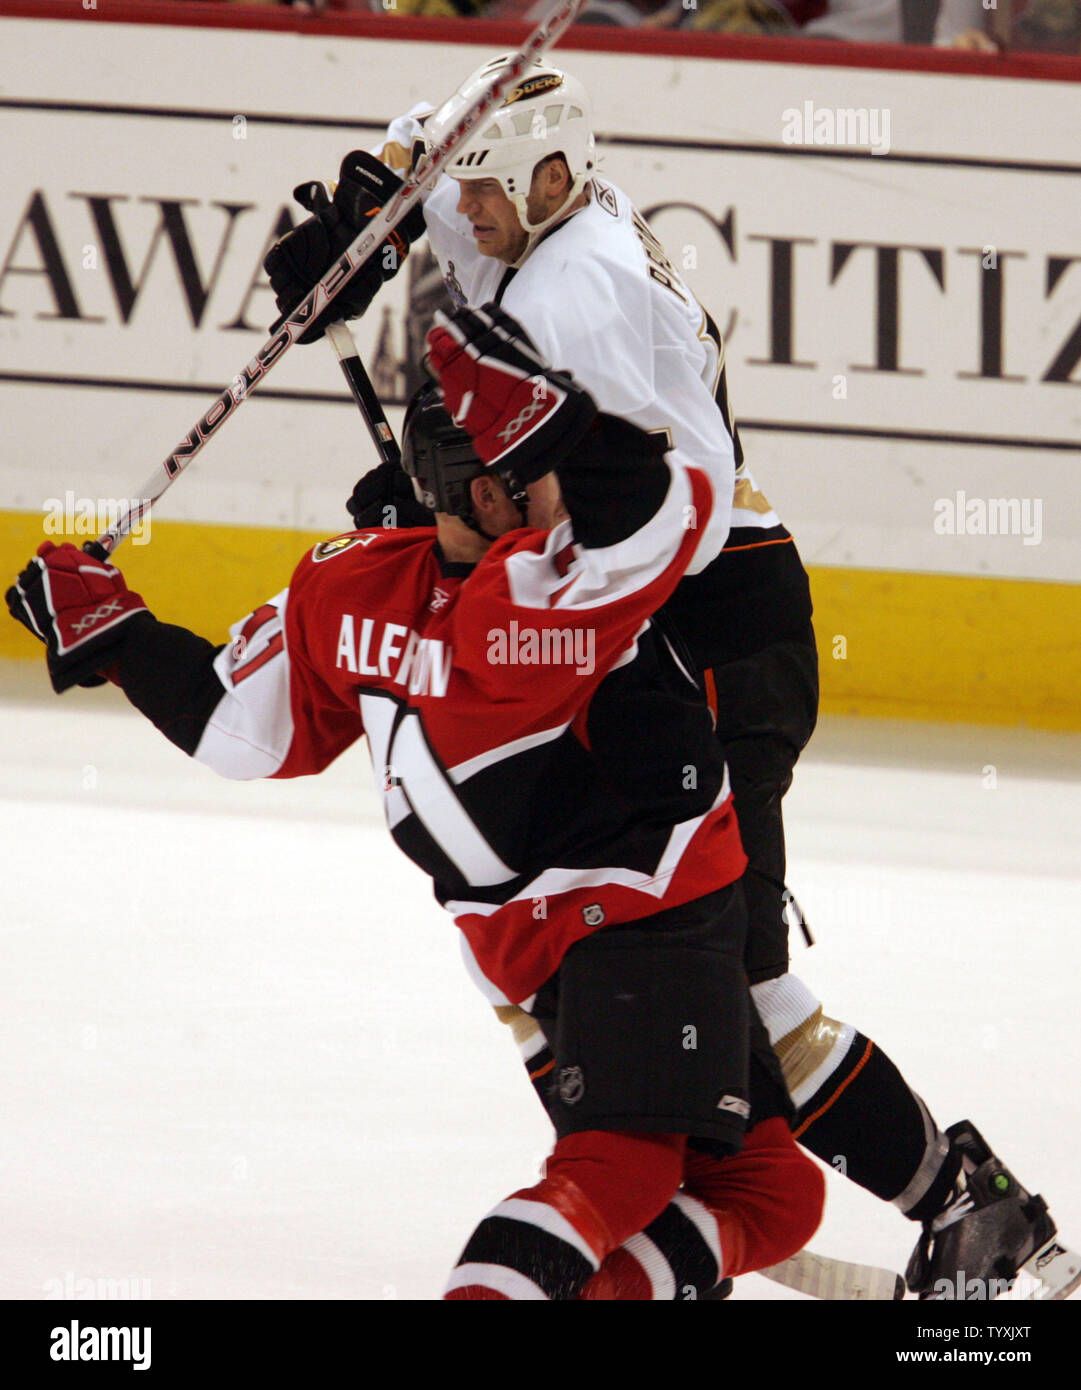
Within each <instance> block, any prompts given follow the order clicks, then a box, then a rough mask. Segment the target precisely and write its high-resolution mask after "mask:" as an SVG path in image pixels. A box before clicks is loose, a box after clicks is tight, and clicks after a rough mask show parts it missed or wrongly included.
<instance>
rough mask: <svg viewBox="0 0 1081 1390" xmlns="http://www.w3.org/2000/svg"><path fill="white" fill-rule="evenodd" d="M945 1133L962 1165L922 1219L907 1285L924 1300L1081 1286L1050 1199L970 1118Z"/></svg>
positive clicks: (1079, 1266)
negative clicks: (934, 1211) (1007, 1163)
mask: <svg viewBox="0 0 1081 1390" xmlns="http://www.w3.org/2000/svg"><path fill="white" fill-rule="evenodd" d="M946 1133H947V1134H948V1135H949V1137H950V1139H951V1141H952V1143H953V1144H954V1145H955V1146H956V1147H957V1148H958V1149H959V1150H960V1153H961V1171H960V1172H959V1173H958V1175H957V1181H956V1183H955V1184H954V1188H953V1191H952V1192H951V1194H950V1197H949V1199H948V1201H947V1202H946V1204H945V1206H944V1207H943V1208H942V1210H941V1211H940V1212H939V1213H938V1215H937V1216H935V1217H933V1218H932V1219H931V1220H929V1221H927V1222H925V1224H924V1228H923V1234H922V1235H921V1236H920V1239H919V1242H918V1244H917V1246H916V1249H915V1250H914V1251H913V1254H912V1258H911V1259H910V1260H909V1262H908V1269H907V1270H906V1274H905V1277H906V1280H907V1282H908V1287H909V1289H910V1290H911V1291H912V1292H913V1293H916V1294H918V1295H919V1297H920V1298H921V1299H965V1300H974V1299H1035V1298H1039V1299H1061V1298H1066V1297H1067V1296H1068V1295H1069V1294H1070V1293H1072V1292H1073V1290H1074V1289H1076V1288H1077V1286H1078V1284H1081V1258H1079V1257H1078V1256H1077V1255H1076V1254H1074V1253H1073V1252H1071V1251H1069V1250H1067V1249H1066V1248H1065V1247H1064V1246H1063V1245H1062V1244H1061V1243H1059V1242H1058V1241H1057V1240H1056V1239H1055V1237H1056V1229H1055V1223H1054V1222H1053V1221H1052V1219H1051V1216H1050V1213H1049V1212H1048V1210H1047V1203H1046V1202H1045V1201H1044V1200H1043V1198H1042V1197H1040V1196H1034V1195H1030V1194H1029V1193H1028V1192H1026V1191H1025V1189H1024V1188H1023V1187H1022V1186H1021V1184H1020V1183H1019V1182H1018V1181H1017V1179H1016V1178H1015V1177H1014V1176H1013V1174H1012V1173H1011V1172H1010V1171H1009V1170H1008V1169H1007V1168H1005V1167H1004V1166H1003V1164H1002V1163H1001V1162H1000V1160H999V1159H998V1158H996V1156H995V1155H994V1154H993V1153H992V1152H991V1150H990V1149H989V1148H988V1146H987V1144H986V1143H985V1142H984V1139H983V1137H982V1135H981V1134H980V1133H979V1131H978V1130H977V1129H976V1128H975V1127H974V1126H973V1125H972V1124H970V1123H969V1122H968V1121H967V1120H962V1121H961V1122H960V1123H959V1124H956V1125H951V1126H950V1128H949V1129H948V1130H947V1131H946Z"/></svg>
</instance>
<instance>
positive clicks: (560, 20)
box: [88, 0, 585, 558]
mask: <svg viewBox="0 0 1081 1390" xmlns="http://www.w3.org/2000/svg"><path fill="white" fill-rule="evenodd" d="M584 3H585V0H559V3H558V4H556V5H554V6H553V8H552V10H551V11H550V13H549V14H548V16H547V17H546V18H545V20H544V21H543V22H542V23H541V24H540V25H538V26H537V28H536V29H535V30H534V31H533V33H532V34H530V36H529V38H528V39H526V41H525V43H524V44H523V45H522V47H521V48H520V49H519V50H518V52H517V53H516V54H514V56H513V57H512V58H510V59H509V60H508V62H507V63H506V65H505V66H504V67H503V68H502V69H500V70H499V71H498V72H497V73H496V75H495V77H494V78H493V80H492V82H491V84H490V86H488V87H487V88H486V89H485V90H484V91H483V92H481V93H479V94H478V96H477V97H476V99H475V100H474V101H472V102H471V103H470V104H469V105H468V106H467V107H466V108H465V109H464V111H463V112H462V116H461V119H460V120H459V121H458V123H457V125H456V126H455V127H454V129H453V130H450V131H448V132H447V134H446V135H445V136H444V138H443V139H442V140H441V141H440V142H439V144H438V145H436V146H435V147H434V149H432V150H431V151H429V153H428V154H427V155H426V156H425V157H424V158H423V159H422V160H421V161H420V163H419V164H418V165H417V167H416V169H415V170H414V171H413V172H412V173H411V174H410V175H409V176H408V177H407V178H406V179H405V181H404V182H403V184H402V185H401V187H400V188H399V189H397V191H396V192H395V193H394V195H393V196H392V197H391V198H390V200H389V201H388V202H387V203H386V204H385V205H384V207H383V208H382V209H381V210H380V211H379V212H378V213H377V214H376V216H375V217H373V218H372V219H371V221H370V222H369V224H368V226H367V227H366V228H365V229H364V230H363V231H362V232H361V233H360V235H359V236H358V237H357V239H356V240H355V241H354V242H353V243H352V245H351V246H349V247H348V249H347V250H346V251H345V252H344V253H343V254H342V255H341V256H340V257H339V258H338V260H337V261H335V263H334V265H333V266H331V268H330V269H329V270H328V271H327V273H326V275H324V276H323V278H322V279H321V280H320V281H319V283H318V284H317V285H316V286H315V288H314V289H312V290H311V291H310V293H308V294H307V295H305V297H304V298H303V299H302V300H301V301H300V303H299V304H298V305H297V307H296V308H295V309H294V310H293V312H292V313H291V314H290V315H289V316H288V318H286V319H285V321H284V322H283V323H282V324H281V325H280V326H279V327H278V328H277V329H276V330H275V331H274V332H272V333H271V335H270V337H269V338H268V339H267V340H266V342H265V343H264V344H263V346H262V347H261V348H260V349H259V350H258V352H257V353H256V354H255V356H254V357H253V358H252V359H251V361H250V362H248V364H247V366H246V367H245V368H244V369H243V371H242V372H239V373H238V374H237V375H236V376H235V377H234V378H233V380H232V381H231V382H230V384H229V385H228V386H227V387H226V388H225V390H224V391H222V392H221V394H220V395H219V396H218V397H217V399H216V400H215V401H214V402H213V403H212V404H211V406H210V408H209V410H207V411H206V412H205V414H204V415H203V416H202V417H201V418H200V419H199V420H198V421H197V422H196V423H195V424H194V425H193V426H192V427H191V429H190V430H189V431H188V433H187V435H186V436H185V438H184V439H182V440H181V441H180V443H179V444H177V445H176V447H175V448H174V449H173V450H172V452H171V453H170V454H168V455H166V457H165V459H164V460H163V461H162V463H161V464H159V466H158V467H157V468H156V469H155V470H154V472H153V473H152V474H151V476H150V477H149V478H148V479H147V481H146V483H145V484H144V486H143V488H142V490H141V492H140V499H139V500H138V501H137V502H136V503H135V505H134V506H132V507H129V508H128V509H127V510H126V511H125V512H124V513H122V514H121V516H119V517H118V518H117V520H116V522H115V524H114V525H113V526H111V527H110V528H109V529H108V530H107V531H105V532H103V534H102V535H101V536H99V537H98V539H97V540H96V541H90V542H88V547H89V546H91V545H93V546H95V547H96V551H95V553H97V554H100V555H102V557H103V558H104V556H107V555H110V554H111V553H112V552H113V551H114V550H115V549H116V547H117V546H118V545H119V544H120V542H121V541H122V540H123V539H124V537H125V536H126V535H127V534H128V532H129V531H130V530H131V528H132V527H133V526H134V525H135V524H136V523H137V522H138V521H139V520H140V518H141V517H143V516H144V515H145V514H146V513H147V512H148V511H149V510H150V508H151V506H152V505H153V504H154V503H155V502H156V501H157V500H158V499H159V498H160V497H161V496H162V494H163V493H164V492H165V491H166V490H167V489H168V488H170V487H171V486H172V484H173V483H174V482H175V481H176V479H177V478H178V477H179V476H180V474H181V473H182V472H183V471H184V469H185V468H186V467H187V466H188V464H189V463H190V462H191V461H192V459H193V458H194V457H195V456H196V454H198V453H199V452H200V450H201V449H202V448H203V446H204V445H205V444H206V443H207V441H208V440H209V439H211V438H212V437H213V436H214V435H215V434H216V433H217V432H218V430H219V429H220V428H221V426H222V425H223V424H224V423H225V421H226V420H228V419H229V417H230V416H231V415H233V414H234V413H235V412H236V411H237V410H238V409H239V408H240V406H241V405H243V403H244V402H245V401H246V400H247V398H248V396H249V395H250V394H251V392H252V391H253V390H254V389H255V388H256V387H257V386H258V384H259V383H260V382H261V381H262V380H263V378H264V377H265V376H266V375H267V373H268V372H269V371H270V370H271V368H273V367H274V366H276V365H277V363H278V362H279V361H280V359H281V358H282V357H284V356H285V354H286V352H288V350H289V349H290V348H291V347H292V346H293V344H294V343H295V342H296V340H297V339H298V338H299V337H300V336H301V335H302V334H303V333H304V332H305V331H306V330H307V329H308V328H309V326H310V325H311V324H312V322H313V321H314V320H315V319H316V318H318V317H319V315H320V314H321V313H322V312H323V310H324V309H325V308H326V307H327V305H328V304H330V303H331V302H332V301H333V300H334V298H335V296H336V295H338V294H339V293H340V291H341V289H342V287H343V286H344V285H345V284H346V283H347V282H348V281H349V280H350V279H351V278H352V276H353V275H354V274H355V273H356V271H357V270H359V269H360V267H361V266H362V265H363V264H364V262H365V261H366V260H368V258H369V257H370V256H371V255H372V253H373V252H374V251H375V250H376V249H377V248H378V247H379V246H381V245H382V243H383V241H384V240H385V239H386V237H387V234H388V233H389V232H391V231H393V229H394V228H395V227H396V226H397V225H398V223H399V222H401V220H402V218H403V217H405V215H406V213H408V212H409V210H410V209H411V208H412V207H414V205H415V204H416V203H418V202H419V201H420V198H421V195H422V193H423V191H424V189H425V187H426V186H427V185H428V184H430V183H431V182H433V181H434V179H435V178H437V177H438V175H439V174H441V173H442V172H443V170H444V168H445V167H446V166H447V164H448V163H449V162H450V160H451V159H453V157H454V156H455V155H456V154H457V153H458V151H459V150H460V149H461V148H462V146H463V145H464V144H465V143H466V142H467V140H468V139H469V137H470V136H471V135H472V134H473V132H474V131H475V130H476V128H477V126H478V125H479V124H480V122H481V121H482V120H483V119H484V117H485V116H487V115H488V113H489V112H490V111H492V110H493V109H494V108H495V107H496V106H497V105H498V104H499V102H500V100H501V99H502V96H503V94H504V92H505V91H506V90H507V88H508V87H510V86H511V85H512V84H513V83H514V82H515V81H517V79H518V78H519V77H520V76H521V74H522V73H523V72H524V70H525V68H526V67H527V66H528V64H529V63H530V62H531V61H532V60H533V59H534V58H536V57H538V56H539V55H540V54H541V53H544V52H545V51H546V50H547V49H548V48H550V47H551V46H552V45H553V44H554V43H556V42H557V41H558V39H559V38H560V37H561V36H562V35H563V34H564V33H565V32H566V30H567V29H568V28H569V27H570V25H571V24H573V22H574V20H575V18H576V17H577V15H578V12H579V10H581V8H582V6H583V4H584Z"/></svg>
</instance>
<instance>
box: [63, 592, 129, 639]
mask: <svg viewBox="0 0 1081 1390" xmlns="http://www.w3.org/2000/svg"><path fill="white" fill-rule="evenodd" d="M120 611H121V603H120V600H119V599H113V601H112V603H103V604H102V605H101V607H100V608H99V609H97V610H96V611H95V612H93V613H87V615H86V617H85V618H81V619H80V620H79V621H78V622H77V623H72V625H71V630H72V632H85V631H86V629H87V628H88V627H93V626H94V624H95V623H100V622H101V620H102V618H107V617H108V616H109V614H110V613H119V612H120Z"/></svg>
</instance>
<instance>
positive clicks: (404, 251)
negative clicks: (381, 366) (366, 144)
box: [263, 150, 424, 344]
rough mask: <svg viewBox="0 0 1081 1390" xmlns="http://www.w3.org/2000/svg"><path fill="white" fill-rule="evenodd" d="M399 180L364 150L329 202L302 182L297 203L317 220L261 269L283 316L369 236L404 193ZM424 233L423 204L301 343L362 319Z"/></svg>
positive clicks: (316, 186) (319, 189) (314, 185)
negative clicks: (339, 323) (368, 227)
mask: <svg viewBox="0 0 1081 1390" xmlns="http://www.w3.org/2000/svg"><path fill="white" fill-rule="evenodd" d="M401 182H402V181H401V179H400V178H399V177H398V175H397V174H395V173H394V172H393V170H391V169H388V168H387V167H386V165H385V164H381V163H380V161H379V160H378V159H376V157H375V155H372V154H368V152H367V151H366V150H354V151H353V153H352V154H347V155H346V156H345V158H344V159H343V160H342V167H341V173H340V175H339V178H338V186H337V188H336V189H335V191H334V197H333V198H331V196H330V194H329V192H328V190H327V188H326V185H325V184H322V183H318V182H315V181H313V182H310V183H303V184H301V185H300V187H299V188H297V189H296V190H295V191H294V193H293V196H294V197H295V198H296V200H297V202H299V203H300V204H301V205H302V206H303V207H305V208H307V209H308V211H309V212H310V213H312V214H313V215H312V216H311V217H309V218H308V219H307V220H306V221H305V222H301V224H300V225H299V226H298V227H294V228H293V230H292V231H291V232H288V233H286V235H285V236H283V237H282V238H281V240H280V241H276V242H275V243H274V245H273V246H272V247H271V248H270V250H269V251H268V252H267V256H266V260H265V261H264V262H263V269H264V270H265V271H266V273H267V275H268V277H269V278H270V284H271V288H272V289H273V290H274V293H275V295H276V296H277V302H278V308H279V309H280V310H281V312H282V314H283V315H287V314H291V313H292V312H293V310H294V309H295V308H296V307H297V305H298V304H299V303H300V301H301V300H302V299H303V298H304V296H305V295H306V294H308V293H309V291H311V290H312V289H314V288H315V286H316V284H317V283H318V282H319V281H320V280H321V279H322V278H323V276H324V275H325V274H326V273H327V271H328V270H329V269H330V267H331V266H332V265H333V264H334V262H335V261H336V260H337V259H338V257H339V256H340V255H341V254H342V252H343V251H344V250H345V249H346V248H347V247H348V246H350V245H351V244H352V243H353V242H354V241H355V240H356V239H357V237H358V236H359V235H360V233H361V232H362V231H363V230H364V226H365V223H366V222H367V221H368V219H369V218H371V217H374V216H375V214H376V213H377V212H378V211H379V209H380V208H381V207H382V206H383V204H384V203H385V202H387V200H388V199H389V198H390V197H392V196H393V194H394V192H395V190H396V189H398V188H400V187H401ZM423 233H424V213H423V211H422V210H421V208H420V206H419V204H418V205H417V206H416V207H415V208H413V210H412V211H411V212H410V213H408V214H407V216H406V217H405V219H404V220H403V221H401V222H399V224H398V226H397V227H395V229H394V231H392V232H391V233H390V235H389V236H388V238H387V240H386V241H384V242H383V244H382V246H380V247H378V248H377V249H376V250H375V251H374V252H373V253H372V255H371V256H370V257H369V259H368V260H367V262H366V263H365V264H364V265H363V266H361V268H360V269H359V270H358V271H357V272H356V274H355V275H354V276H353V277H352V279H351V280H349V282H348V283H347V284H346V285H345V287H344V289H343V290H342V291H341V293H340V294H338V295H336V296H335V298H334V302H333V303H332V304H331V305H330V306H329V307H328V308H326V309H324V310H323V312H322V314H320V316H319V317H318V318H317V319H316V320H315V322H314V323H313V324H312V326H311V327H310V328H309V329H308V331H307V332H306V333H305V334H304V335H303V336H302V337H301V338H300V339H299V341H300V342H301V343H305V344H307V343H314V342H316V341H317V340H318V339H319V338H321V337H322V336H323V333H324V331H325V330H326V326H327V324H328V323H333V322H334V320H335V319H354V318H359V317H360V316H361V314H363V313H364V311H365V310H366V309H367V307H368V305H369V304H370V303H371V302H372V300H373V299H374V298H375V296H376V293H377V291H378V290H379V287H380V286H381V285H382V284H383V283H384V282H385V281H387V280H391V279H393V278H394V276H395V275H397V273H398V267H399V266H400V265H401V263H402V261H403V259H404V258H405V257H406V256H407V255H408V254H409V247H410V244H411V243H412V242H414V241H416V239H417V238H418V237H419V236H422V235H423Z"/></svg>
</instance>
